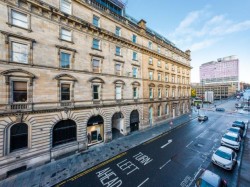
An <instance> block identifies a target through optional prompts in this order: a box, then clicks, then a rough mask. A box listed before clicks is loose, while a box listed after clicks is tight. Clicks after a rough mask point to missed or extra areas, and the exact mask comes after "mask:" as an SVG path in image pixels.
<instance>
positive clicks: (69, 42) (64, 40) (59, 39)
mask: <svg viewBox="0 0 250 187" xmlns="http://www.w3.org/2000/svg"><path fill="white" fill-rule="evenodd" d="M58 39H59V40H60V41H62V42H68V43H72V44H75V43H74V42H73V41H72V40H71V41H69V40H64V39H62V38H58Z"/></svg>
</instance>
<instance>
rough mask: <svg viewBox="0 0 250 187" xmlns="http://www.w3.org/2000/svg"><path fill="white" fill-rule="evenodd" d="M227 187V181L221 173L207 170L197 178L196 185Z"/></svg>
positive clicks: (198, 186) (196, 186) (201, 186)
mask: <svg viewBox="0 0 250 187" xmlns="http://www.w3.org/2000/svg"><path fill="white" fill-rule="evenodd" d="M208 186H209V187H227V182H226V181H225V180H223V179H222V178H221V177H220V176H219V175H217V174H215V173H213V172H211V171H209V170H205V171H204V172H203V173H202V174H201V176H200V177H199V178H198V179H197V180H196V182H195V187H208Z"/></svg>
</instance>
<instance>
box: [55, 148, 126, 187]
mask: <svg viewBox="0 0 250 187" xmlns="http://www.w3.org/2000/svg"><path fill="white" fill-rule="evenodd" d="M126 154H127V152H123V153H121V154H119V155H116V156H115V157H113V158H111V159H109V160H106V161H104V162H102V163H100V164H98V165H96V166H94V167H92V168H90V169H88V170H85V171H83V172H81V173H78V174H77V175H75V176H73V177H71V178H69V179H66V180H64V181H62V182H61V183H59V184H57V185H56V187H60V186H62V185H64V184H66V183H68V182H72V181H74V180H77V179H78V178H80V177H82V176H84V175H86V174H88V173H90V172H92V171H94V170H96V169H98V168H100V167H102V166H105V165H106V164H108V163H110V162H112V161H114V160H116V159H118V158H121V157H123V156H124V155H126Z"/></svg>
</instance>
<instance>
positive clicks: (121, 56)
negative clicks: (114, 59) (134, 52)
mask: <svg viewBox="0 0 250 187" xmlns="http://www.w3.org/2000/svg"><path fill="white" fill-rule="evenodd" d="M115 56H118V57H121V58H122V57H123V56H122V55H119V54H115Z"/></svg>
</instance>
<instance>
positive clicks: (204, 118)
mask: <svg viewBox="0 0 250 187" xmlns="http://www.w3.org/2000/svg"><path fill="white" fill-rule="evenodd" d="M207 120H208V117H207V116H204V115H200V116H198V121H207Z"/></svg>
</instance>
